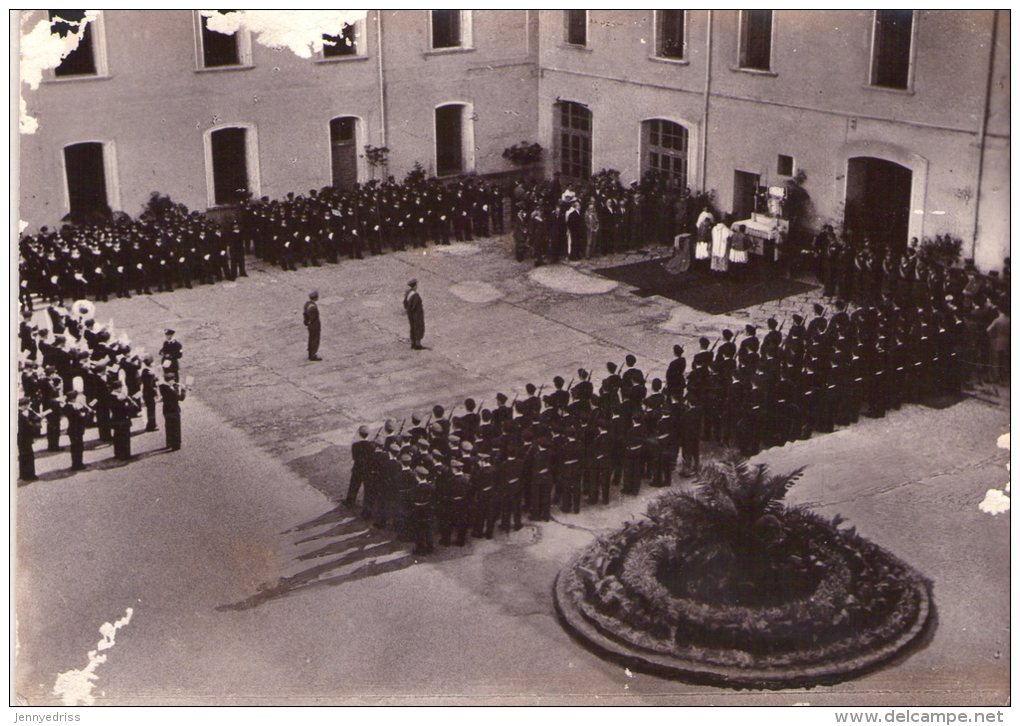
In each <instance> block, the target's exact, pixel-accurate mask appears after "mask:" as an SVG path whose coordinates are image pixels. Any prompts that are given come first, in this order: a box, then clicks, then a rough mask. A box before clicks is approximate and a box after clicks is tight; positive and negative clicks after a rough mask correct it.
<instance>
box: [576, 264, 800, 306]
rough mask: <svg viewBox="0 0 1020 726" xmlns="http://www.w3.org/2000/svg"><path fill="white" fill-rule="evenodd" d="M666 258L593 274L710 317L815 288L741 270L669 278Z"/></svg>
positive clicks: (774, 274)
mask: <svg viewBox="0 0 1020 726" xmlns="http://www.w3.org/2000/svg"><path fill="white" fill-rule="evenodd" d="M668 259H669V257H655V258H652V259H648V260H644V261H642V262H633V263H631V264H629V265H620V266H618V267H605V268H602V269H600V270H595V272H596V273H598V274H599V275H602V276H603V277H608V278H609V279H610V280H616V281H617V282H622V283H624V284H625V285H632V286H634V287H636V288H638V289H637V290H635V292H634V294H635V295H638V296H639V297H650V296H651V295H661V296H662V297H668V298H669V299H670V300H675V301H676V302H678V303H683V304H684V305H688V306H690V307H692V308H694V309H695V310H700V311H702V312H704V313H709V314H710V315H719V314H722V313H728V312H732V311H733V310H742V309H744V308H748V307H751V306H753V305H761V304H762V303H766V302H768V301H770V300H778V299H780V298H784V297H790V296H791V295H800V294H801V293H804V292H807V291H808V290H812V289H814V288H816V287H817V285H811V284H808V283H806V282H800V281H799V280H788V279H787V278H786V277H784V276H782V273H780V272H778V271H772V270H764V271H763V272H762V273H761V274H756V273H755V271H753V270H749V271H745V275H744V278H743V279H739V278H735V277H734V276H733V275H732V273H723V274H721V275H718V276H716V275H713V274H712V273H711V272H709V271H708V270H706V269H694V268H692V269H691V270H688V271H687V272H685V273H682V274H679V275H672V274H670V273H669V272H668V271H666V269H665V268H664V267H663V263H665V262H666V261H667V260H668Z"/></svg>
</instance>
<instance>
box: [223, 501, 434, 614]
mask: <svg viewBox="0 0 1020 726" xmlns="http://www.w3.org/2000/svg"><path fill="white" fill-rule="evenodd" d="M319 527H327V529H325V530H323V531H320V532H318V533H312V530H315V529H317V528H319ZM283 534H285V535H292V536H294V537H295V540H294V544H295V545H307V544H309V543H313V542H320V541H321V542H322V546H320V547H318V548H317V549H314V550H312V551H310V552H304V553H302V554H300V555H297V556H296V557H295V561H296V562H300V563H307V562H309V561H318V564H314V565H313V566H312V567H308V568H306V569H304V570H301V571H300V572H298V573H296V574H294V575H289V576H286V577H281V578H279V579H277V580H276V581H275V582H271V583H265V584H263V585H260V586H259V587H258V590H257V592H255V594H253V595H251V596H250V597H247V598H245V599H244V600H241V601H239V602H235V603H230V604H227V605H220V606H219V607H217V608H216V609H217V610H218V611H220V612H224V611H231V610H248V609H250V608H254V607H258V606H259V605H262V604H264V603H266V602H269V601H271V600H276V599H278V598H281V597H287V596H290V595H293V594H294V593H298V592H302V591H304V590H309V589H313V588H319V587H325V586H336V585H341V584H343V583H345V582H352V581H354V580H360V579H362V578H365V577H373V576H375V575H379V574H383V573H385V572H393V571H396V570H401V569H404V568H405V567H409V566H410V565H412V564H414V562H415V558H414V556H413V555H412V554H411V552H410V549H409V548H410V545H409V544H408V543H406V542H401V541H399V540H397V539H396V537H395V535H394V533H393V532H391V531H387V530H383V529H378V528H375V527H373V526H372V524H371V523H370V522H367V521H365V520H362V519H358V518H356V517H354V516H353V515H352V513H351V512H350V511H349V510H347V509H346V508H344V507H342V506H341V507H337V508H335V509H332V510H330V511H329V512H326V513H325V514H323V515H321V516H319V517H316V518H315V519H312V520H310V521H308V522H305V523H303V524H300V525H298V526H296V527H292V528H291V529H289V530H287V531H286V532H284V533H283ZM322 560H326V561H322ZM337 570H343V571H342V572H341V573H339V574H334V575H330V573H333V572H335V571H337Z"/></svg>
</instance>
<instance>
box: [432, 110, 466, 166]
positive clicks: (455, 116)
mask: <svg viewBox="0 0 1020 726" xmlns="http://www.w3.org/2000/svg"><path fill="white" fill-rule="evenodd" d="M463 124H464V107H463V106H457V105H450V106H440V107H439V108H437V109H436V176H448V175H450V174H460V173H461V172H463V171H464V126H463Z"/></svg>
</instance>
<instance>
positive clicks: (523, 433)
mask: <svg viewBox="0 0 1020 726" xmlns="http://www.w3.org/2000/svg"><path fill="white" fill-rule="evenodd" d="M627 363H628V365H627V367H626V368H625V369H623V370H622V371H620V372H617V366H616V365H615V364H612V363H611V364H609V366H610V367H611V368H612V372H611V373H610V375H609V376H607V378H606V379H604V380H603V381H602V383H601V386H600V388H599V390H598V391H597V392H596V390H595V388H594V386H593V384H592V382H591V380H590V376H589V374H588V372H587V371H585V370H583V369H581V370H579V371H578V378H577V379H576V380H578V382H577V383H576V384H573V382H571V384H565V383H564V381H563V379H562V378H561V377H559V376H557V377H556V378H555V379H554V380H553V390H552V391H551V392H550V393H549V394H547V395H542V393H543V390H544V386H543V387H542V388H539V389H537V390H536V388H535V386H534V385H533V384H530V383H529V384H528V385H527V386H526V392H527V395H526V397H525V398H522V399H520V400H517V399H515V400H513V401H510V402H508V400H507V397H506V396H505V395H504V394H502V393H501V394H498V395H497V397H496V406H494V407H493V408H491V409H489V408H482V407H479V406H477V405H476V403H475V401H474V400H473V399H470V398H469V399H467V400H465V401H464V404H463V405H464V409H465V413H464V414H463V415H461V416H453V415H452V414H453V411H451V412H450V415H446V413H445V412H444V410H443V408H442V407H441V406H436V407H435V408H434V409H433V411H432V413H431V414H430V415H429V417H428V418H427V419H425V420H424V421H422V420H421V418H420V417H419V416H417V415H415V416H412V417H411V428H410V429H409V430H407V431H406V432H405V431H404V430H403V428H404V427H403V425H402V426H401V427H400V428H397V427H396V426H395V425H394V424H393V422H391V421H387V422H386V423H385V424H384V425H383V427H381V428H380V430H379V431H378V432H377V434H376V436H375V437H374V438H370V431H369V429H368V427H366V426H362V427H361V428H360V429H359V439H358V440H357V441H356V442H355V443H354V445H353V458H354V466H353V469H352V472H351V482H350V487H349V489H348V493H347V497H346V499H345V502H346V503H347V504H348V505H349V506H352V507H353V506H355V504H356V501H357V498H358V495H359V492H360V491H361V490H362V488H363V489H364V499H363V505H362V516H363V517H365V518H367V519H372V520H374V521H375V524H376V525H377V526H380V527H382V526H387V524H389V523H392V524H393V525H394V527H395V528H396V530H397V533H398V535H401V536H402V537H405V538H411V537H413V538H414V539H415V541H416V548H415V551H416V552H417V553H419V554H423V553H427V552H430V551H431V550H432V531H433V529H434V528H436V527H437V528H438V531H439V535H440V543H441V544H444V545H448V544H450V543H451V542H454V543H455V544H457V545H464V544H465V541H466V538H467V535H468V533H469V532H470V533H471V534H472V535H473V536H475V537H485V538H489V539H491V538H492V537H493V536H494V531H495V529H496V527H497V525H498V526H499V528H500V529H502V530H504V531H509V530H510V529H511V527H513V529H520V528H521V527H522V525H523V513H524V512H525V511H527V512H529V513H530V517H531V519H533V520H536V521H548V520H549V519H550V517H551V509H552V506H553V504H554V503H558V504H559V506H560V509H561V511H563V512H579V511H580V510H581V506H582V502H585V501H586V502H588V503H589V504H595V503H597V502H598V501H600V500H601V501H602V502H603V503H607V502H608V501H609V498H610V488H611V486H622V491H623V492H624V493H625V494H637V493H638V491H639V490H640V487H641V484H642V481H643V480H646V479H648V480H650V483H651V484H652V485H653V486H668V485H669V484H670V483H671V480H672V473H673V469H674V468H675V467H674V464H675V462H676V458H677V455H678V449H679V446H680V440H679V437H678V436H677V435H676V434H677V429H678V426H677V424H676V421H675V420H674V416H675V415H677V414H678V413H679V408H678V404H677V402H673V401H670V400H669V399H668V397H667V396H666V394H665V392H664V391H663V389H662V382H661V381H659V380H658V379H656V380H654V381H652V385H651V389H650V390H649V389H647V388H646V385H645V380H644V375H643V373H642V372H641V371H640V369H638V368H637V367H636V366H635V363H636V360H635V359H634V358H633V356H629V357H628V358H627ZM681 406H682V404H681ZM380 437H382V438H381V439H380Z"/></svg>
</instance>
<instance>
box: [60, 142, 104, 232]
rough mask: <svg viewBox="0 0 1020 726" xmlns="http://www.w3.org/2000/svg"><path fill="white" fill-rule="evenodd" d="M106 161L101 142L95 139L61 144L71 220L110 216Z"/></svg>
mask: <svg viewBox="0 0 1020 726" xmlns="http://www.w3.org/2000/svg"><path fill="white" fill-rule="evenodd" d="M105 162H106V159H105V154H104V149H103V144H102V143H100V142H98V141H85V142H82V143H80V144H70V145H69V146H65V147H64V173H65V176H66V178H67V200H68V209H69V212H70V214H71V217H72V218H73V219H76V220H95V219H97V218H104V217H108V216H110V203H109V200H108V198H107V195H106V163H105Z"/></svg>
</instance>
